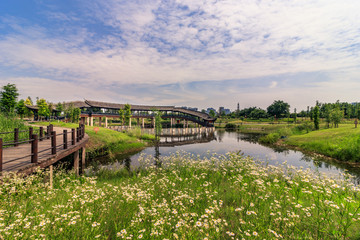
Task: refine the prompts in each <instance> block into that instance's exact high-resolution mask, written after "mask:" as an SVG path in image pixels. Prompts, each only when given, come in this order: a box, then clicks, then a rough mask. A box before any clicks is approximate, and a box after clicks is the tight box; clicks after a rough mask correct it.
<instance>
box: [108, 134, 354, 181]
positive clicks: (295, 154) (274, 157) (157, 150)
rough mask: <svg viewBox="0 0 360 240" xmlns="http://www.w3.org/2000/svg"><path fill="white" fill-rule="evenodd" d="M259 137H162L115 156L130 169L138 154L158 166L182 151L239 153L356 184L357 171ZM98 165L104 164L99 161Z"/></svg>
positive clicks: (245, 135)
mask: <svg viewBox="0 0 360 240" xmlns="http://www.w3.org/2000/svg"><path fill="white" fill-rule="evenodd" d="M260 136H261V135H259V134H244V133H241V132H236V131H215V133H213V134H205V135H196V136H183V137H179V136H177V137H169V136H168V137H162V138H161V139H160V141H159V143H158V144H156V145H155V146H154V147H149V148H147V149H144V150H143V151H141V152H139V153H137V154H134V155H132V156H118V157H117V161H119V162H122V163H123V164H124V165H125V166H126V167H127V168H130V167H131V166H138V165H139V163H138V158H139V156H140V154H146V155H152V156H154V157H155V159H156V161H155V164H156V166H161V162H160V159H161V158H160V156H169V155H171V154H175V153H176V152H178V151H186V152H189V153H192V154H194V155H199V156H200V157H204V156H207V155H208V154H209V153H210V154H211V153H215V152H216V153H217V154H225V153H227V152H238V151H241V152H242V153H243V154H244V155H246V156H251V157H253V158H255V159H257V160H260V161H263V162H264V163H266V164H271V165H277V164H283V163H284V162H286V163H287V164H289V165H293V166H295V167H302V168H311V169H313V170H315V171H319V172H326V173H329V174H337V175H338V174H339V173H342V172H344V171H348V172H349V173H351V174H352V175H354V176H355V177H356V179H357V181H360V171H359V168H355V167H352V166H349V165H347V164H343V163H340V162H333V161H330V160H327V159H321V158H319V157H312V156H309V155H306V154H303V153H301V152H299V151H295V150H290V149H287V148H284V147H277V146H276V147H270V146H263V145H260V144H259V143H258V138H259V137H260ZM101 164H104V162H103V160H102V163H101Z"/></svg>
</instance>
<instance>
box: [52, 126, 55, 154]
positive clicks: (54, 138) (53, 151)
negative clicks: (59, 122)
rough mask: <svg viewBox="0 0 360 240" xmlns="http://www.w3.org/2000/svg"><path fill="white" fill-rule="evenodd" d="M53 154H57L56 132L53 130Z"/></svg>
mask: <svg viewBox="0 0 360 240" xmlns="http://www.w3.org/2000/svg"><path fill="white" fill-rule="evenodd" d="M51 154H52V155H54V154H56V132H55V131H52V132H51Z"/></svg>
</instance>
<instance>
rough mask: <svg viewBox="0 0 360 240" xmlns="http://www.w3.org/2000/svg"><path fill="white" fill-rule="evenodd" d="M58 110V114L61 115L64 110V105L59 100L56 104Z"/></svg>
mask: <svg viewBox="0 0 360 240" xmlns="http://www.w3.org/2000/svg"><path fill="white" fill-rule="evenodd" d="M56 110H57V112H56V116H57V117H59V116H60V115H61V112H63V111H64V105H63V104H62V103H60V102H59V103H58V104H56Z"/></svg>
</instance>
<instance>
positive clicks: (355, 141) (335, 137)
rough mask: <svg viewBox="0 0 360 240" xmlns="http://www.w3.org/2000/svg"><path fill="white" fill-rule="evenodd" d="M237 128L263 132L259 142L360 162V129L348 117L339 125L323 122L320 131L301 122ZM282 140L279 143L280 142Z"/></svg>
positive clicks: (255, 124) (244, 130) (249, 125)
mask: <svg viewBox="0 0 360 240" xmlns="http://www.w3.org/2000/svg"><path fill="white" fill-rule="evenodd" d="M236 129H237V130H239V131H241V132H244V133H259V134H260V133H262V134H267V135H266V136H263V137H260V138H259V142H260V143H263V144H279V143H280V144H282V145H288V146H291V147H296V148H298V149H300V150H304V151H307V152H313V153H318V154H322V155H324V156H327V157H331V158H334V159H337V160H340V161H343V162H356V163H358V162H360V151H359V147H360V128H355V126H354V124H353V121H352V120H346V121H344V123H342V124H340V125H339V128H327V127H326V124H325V123H324V122H322V123H321V124H320V130H317V131H313V124H312V122H302V123H298V124H266V123H254V122H252V123H249V122H247V123H246V124H245V123H243V124H242V125H237V128H236ZM279 140H280V142H279Z"/></svg>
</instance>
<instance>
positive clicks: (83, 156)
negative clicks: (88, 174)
mask: <svg viewBox="0 0 360 240" xmlns="http://www.w3.org/2000/svg"><path fill="white" fill-rule="evenodd" d="M85 159H86V149H85V147H83V148H82V151H81V172H82V173H84V172H85Z"/></svg>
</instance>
